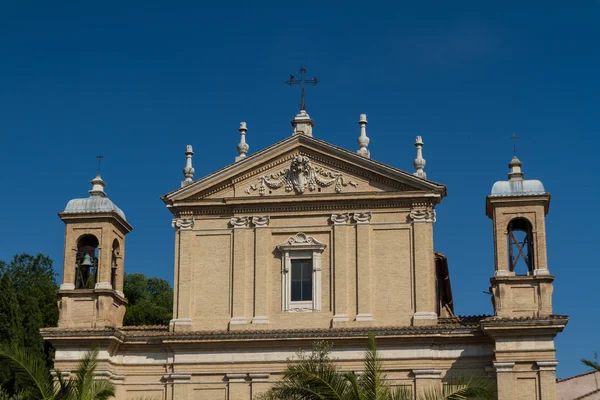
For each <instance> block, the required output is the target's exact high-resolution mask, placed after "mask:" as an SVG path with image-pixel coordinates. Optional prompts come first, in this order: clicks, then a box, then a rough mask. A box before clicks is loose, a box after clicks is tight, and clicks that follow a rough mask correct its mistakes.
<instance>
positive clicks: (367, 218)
mask: <svg viewBox="0 0 600 400" xmlns="http://www.w3.org/2000/svg"><path fill="white" fill-rule="evenodd" d="M352 220H353V221H354V222H356V223H357V224H368V223H369V222H371V212H370V211H367V212H356V213H354V214H352Z"/></svg>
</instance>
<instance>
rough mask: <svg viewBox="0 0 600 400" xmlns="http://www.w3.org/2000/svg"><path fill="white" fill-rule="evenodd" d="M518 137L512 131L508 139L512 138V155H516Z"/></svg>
mask: <svg viewBox="0 0 600 400" xmlns="http://www.w3.org/2000/svg"><path fill="white" fill-rule="evenodd" d="M518 138H519V137H518V136H517V135H515V134H514V133H513V134H512V136H511V137H510V139H512V141H513V155H514V156H516V155H517V139H518Z"/></svg>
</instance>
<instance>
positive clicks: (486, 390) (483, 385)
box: [419, 376, 497, 400]
mask: <svg viewBox="0 0 600 400" xmlns="http://www.w3.org/2000/svg"><path fill="white" fill-rule="evenodd" d="M496 393H497V388H496V382H494V381H493V380H492V379H489V378H487V377H483V376H471V377H458V378H454V379H452V380H451V381H450V382H447V383H444V384H443V385H442V386H441V387H440V386H438V387H432V388H429V389H428V390H426V391H425V392H424V393H423V394H422V396H420V397H419V400H467V399H481V400H494V399H496Z"/></svg>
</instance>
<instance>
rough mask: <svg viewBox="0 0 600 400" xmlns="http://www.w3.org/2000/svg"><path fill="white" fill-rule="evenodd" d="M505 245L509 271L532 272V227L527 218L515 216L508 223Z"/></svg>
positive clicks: (522, 273)
mask: <svg viewBox="0 0 600 400" xmlns="http://www.w3.org/2000/svg"><path fill="white" fill-rule="evenodd" d="M507 245H508V266H509V271H510V272H514V273H515V275H531V274H533V271H534V269H535V265H534V257H533V251H534V248H533V247H534V246H533V227H532V225H531V222H529V220H527V219H526V218H515V219H513V220H511V221H510V222H509V223H508V228H507Z"/></svg>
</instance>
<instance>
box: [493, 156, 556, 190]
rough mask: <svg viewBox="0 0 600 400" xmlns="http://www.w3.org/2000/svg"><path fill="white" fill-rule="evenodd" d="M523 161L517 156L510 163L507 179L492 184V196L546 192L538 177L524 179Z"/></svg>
mask: <svg viewBox="0 0 600 400" xmlns="http://www.w3.org/2000/svg"><path fill="white" fill-rule="evenodd" d="M522 166H523V163H521V161H520V160H519V159H518V158H517V157H516V156H515V157H513V159H512V160H511V161H510V163H509V164H508V167H509V168H510V173H509V174H508V180H507V181H498V182H496V183H494V186H492V194H491V195H492V196H526V195H536V194H544V193H546V190H545V189H544V185H543V184H542V182H541V181H538V180H537V179H523V172H522V171H521V167H522Z"/></svg>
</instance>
